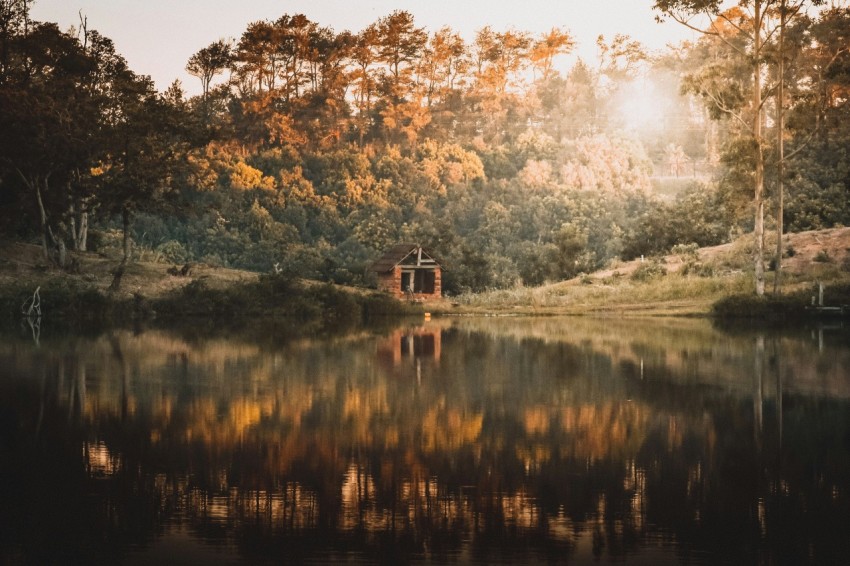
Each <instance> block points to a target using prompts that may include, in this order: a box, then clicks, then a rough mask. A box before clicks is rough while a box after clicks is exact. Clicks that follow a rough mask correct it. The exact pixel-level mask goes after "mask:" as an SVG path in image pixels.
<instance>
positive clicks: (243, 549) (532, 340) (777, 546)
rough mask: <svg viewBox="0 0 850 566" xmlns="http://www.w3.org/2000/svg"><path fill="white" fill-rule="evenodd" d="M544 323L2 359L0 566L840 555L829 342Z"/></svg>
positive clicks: (157, 338)
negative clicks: (224, 557) (183, 534)
mask: <svg viewBox="0 0 850 566" xmlns="http://www.w3.org/2000/svg"><path fill="white" fill-rule="evenodd" d="M560 324H561V325H560V326H559V325H558V324H556V323H555V322H554V321H551V320H545V321H542V322H541V321H520V320H514V321H510V323H499V322H492V321H491V322H486V323H485V322H482V321H477V320H474V321H454V322H450V323H445V322H442V323H440V322H435V323H433V324H430V325H426V326H421V327H414V328H401V329H396V330H391V331H389V332H387V333H382V334H380V335H378V336H372V335H369V334H368V333H361V334H358V335H352V336H349V337H337V338H333V339H326V340H316V341H313V340H307V339H301V340H291V341H289V342H287V343H286V344H284V345H280V346H276V347H273V348H266V347H261V346H258V345H256V344H251V343H243V342H238V341H233V340H226V339H207V340H192V341H184V340H181V339H179V338H176V337H174V336H172V335H169V334H164V333H157V332H146V333H142V334H131V333H124V332H114V333H112V334H110V335H108V336H104V337H101V338H97V339H92V340H82V339H78V340H71V341H69V342H66V343H64V344H61V345H59V344H57V345H53V347H50V348H45V347H44V344H43V345H42V347H41V348H39V349H38V350H33V349H28V348H23V347H20V345H18V344H15V345H11V346H4V347H0V367H2V369H0V387H2V391H0V393H2V401H0V407H2V413H0V415H2V430H3V445H2V446H3V453H2V457H3V458H2V461H3V463H2V465H0V466H2V467H0V470H2V474H3V475H2V491H3V496H4V501H8V502H9V504H8V505H4V508H3V510H2V511H0V518H2V524H0V526H1V527H2V531H0V532H2V533H3V534H2V535H0V536H2V548H3V557H4V559H9V560H12V561H17V559H22V560H24V561H36V562H41V561H46V562H57V561H66V560H69V559H72V560H77V559H79V560H85V561H92V560H93V561H110V560H113V559H115V558H116V557H118V556H127V555H128V553H133V552H139V549H140V548H145V547H149V546H151V545H155V544H156V541H157V540H158V538H159V537H160V536H162V535H163V534H167V533H171V532H178V531H180V530H188V531H189V532H190V533H191V535H192V537H193V538H194V539H196V540H199V541H203V542H204V544H212V545H216V546H220V547H222V548H224V549H227V552H231V553H239V554H240V555H241V556H242V557H243V558H246V559H248V560H252V559H256V560H278V559H285V560H293V559H295V560H298V559H304V560H306V559H316V560H321V561H329V560H334V559H345V558H346V557H351V556H360V557H366V558H370V559H375V560H381V561H394V562H398V561H402V562H404V561H409V560H411V559H415V558H428V559H429V560H434V561H454V560H461V561H480V562H490V561H491V560H495V559H504V560H510V561H519V562H522V561H537V560H561V559H565V558H567V557H570V560H571V561H575V562H579V563H581V562H586V561H593V560H594V559H595V558H606V559H608V560H613V559H620V558H623V557H628V556H632V555H640V556H643V557H644V559H647V560H652V561H654V562H665V561H666V562H676V561H678V560H679V559H686V560H690V561H696V562H703V561H706V562H715V561H724V560H729V561H735V562H737V561H745V562H754V561H762V560H765V559H766V560H768V561H780V562H781V561H786V560H790V561H793V562H810V561H817V562H829V561H832V560H836V561H837V560H838V559H840V558H841V557H842V556H845V555H846V552H847V550H848V542H847V537H845V536H843V534H842V533H841V529H842V528H843V527H842V526H841V525H846V524H848V520H850V511H848V509H850V505H848V504H850V501H848V493H850V477H849V476H850V472H848V470H850V442H848V438H850V406H848V398H850V395H848V394H847V389H846V385H845V384H844V383H843V382H842V381H841V379H842V377H841V376H843V380H845V381H846V380H847V373H846V369H845V368H846V367H848V366H847V365H845V366H843V367H842V364H844V363H845V362H847V361H848V360H847V358H848V352H847V349H846V347H844V346H841V345H840V344H830V343H829V342H828V341H827V343H826V344H827V345H826V346H825V347H826V348H828V349H830V351H829V352H828V353H829V354H830V355H829V356H824V355H823V354H822V353H821V352H819V350H818V347H817V345H816V346H815V347H814V348H813V347H812V345H811V344H810V343H808V342H807V341H806V340H807V339H808V338H807V337H805V336H804V337H803V338H797V337H794V336H781V335H776V336H771V337H766V336H764V335H758V334H750V335H747V336H748V338H746V339H739V338H740V337H738V336H732V335H729V334H726V333H723V332H718V331H716V330H713V329H711V328H710V327H708V326H705V325H701V324H700V323H691V322H689V323H683V324H684V325H685V326H688V328H687V329H683V328H682V327H678V328H677V327H674V328H672V329H670V327H668V326H659V327H658V328H657V329H653V332H635V327H634V326H632V325H631V323H628V322H623V323H621V324H613V323H612V322H611V321H603V322H601V323H598V324H597V325H594V324H593V323H592V322H589V321H584V320H582V321H573V320H570V321H569V324H564V323H563V322H561V323H560ZM641 326H642V327H645V326H646V323H645V322H642V323H641ZM428 337H430V338H428ZM417 341H418V343H419V347H418V348H417V346H416V344H417ZM405 344H406V345H407V346H410V347H408V348H407V349H405V347H404V345H405ZM411 345H412V346H411ZM438 352H439V353H438ZM417 360H419V361H420V362H422V363H419V364H417V363H416V361H417ZM388 361H389V362H388ZM780 372H781V373H780ZM40 380H41V381H40ZM792 383H793V386H792V385H791V384H792ZM783 388H786V390H783ZM25 494H26V495H25ZM844 534H846V533H844Z"/></svg>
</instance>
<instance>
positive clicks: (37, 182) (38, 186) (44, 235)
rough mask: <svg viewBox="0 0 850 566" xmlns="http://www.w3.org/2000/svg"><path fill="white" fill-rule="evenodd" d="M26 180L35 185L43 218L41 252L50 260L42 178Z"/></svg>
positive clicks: (39, 209)
mask: <svg viewBox="0 0 850 566" xmlns="http://www.w3.org/2000/svg"><path fill="white" fill-rule="evenodd" d="M24 181H25V182H26V183H27V184H28V185H30V186H34V187H35V196H36V200H37V201H38V212H39V218H40V219H41V253H42V254H43V255H44V259H46V260H47V261H50V245H49V243H48V238H49V235H50V233H49V228H48V226H47V212H46V211H45V210H44V201H43V200H42V199H41V180H40V179H35V181H34V182H32V183H30V182H28V181H26V179H24ZM44 182H45V184H47V179H45V181H44Z"/></svg>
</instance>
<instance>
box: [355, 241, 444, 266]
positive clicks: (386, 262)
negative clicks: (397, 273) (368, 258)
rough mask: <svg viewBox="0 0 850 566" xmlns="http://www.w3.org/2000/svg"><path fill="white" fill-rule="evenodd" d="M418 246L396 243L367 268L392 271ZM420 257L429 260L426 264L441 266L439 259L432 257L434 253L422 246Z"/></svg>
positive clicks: (414, 251) (415, 250)
mask: <svg viewBox="0 0 850 566" xmlns="http://www.w3.org/2000/svg"><path fill="white" fill-rule="evenodd" d="M420 247H421V246H420V245H419V244H396V245H395V246H393V247H392V248H390V249H389V250H387V251H386V253H384V255H383V256H381V258H380V259H378V261H376V262H375V263H373V264H372V265H371V266H370V267H369V269H370V270H371V271H376V272H378V273H387V272H389V271H392V270H393V269H394V268H395V266H397V265H398V264H400V263H401V262H403V261H404V260H405V259H406V258H407V257H408V256H410V255H411V254H414V253H416V252H417V250H418V249H419V248H420ZM422 257H423V258H427V259H428V260H429V261H428V265H433V266H434V267H441V266H440V261H439V260H438V259H437V258H436V257H434V254H432V253H431V252H430V251H428V250H427V249H425V248H422Z"/></svg>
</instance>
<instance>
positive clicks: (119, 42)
mask: <svg viewBox="0 0 850 566" xmlns="http://www.w3.org/2000/svg"><path fill="white" fill-rule="evenodd" d="M652 4H653V0H514V1H510V2H508V1H505V0H425V1H421V0H420V1H414V0H36V2H35V4H34V5H33V8H32V12H31V15H32V18H33V19H35V20H41V21H51V22H57V23H58V24H59V26H60V28H62V29H68V28H69V27H70V26H78V25H79V21H80V19H79V14H80V12H82V14H83V15H84V16H85V17H87V19H88V27H89V29H96V30H98V31H99V32H100V33H101V34H102V35H105V36H107V37H109V38H111V39H112V40H113V41H114V42H115V46H116V49H117V50H118V52H119V53H120V54H121V55H123V56H124V57H125V58H126V59H127V61H128V62H129V64H130V67H131V68H132V69H133V70H134V71H135V72H137V73H140V74H146V75H150V76H151V77H152V78H153V79H154V81H155V82H156V86H157V88H158V89H159V90H164V89H165V88H167V87H168V85H169V84H170V83H171V82H172V81H174V79H180V80H181V82H182V83H183V86H184V89H185V90H186V91H187V92H189V93H190V94H196V93H198V92H199V91H200V83H199V81H198V79H196V78H194V77H191V76H189V75H187V74H186V72H185V69H184V67H185V65H186V61H187V60H188V59H189V57H191V55H192V54H193V53H195V52H196V51H198V50H199V49H201V48H202V47H205V46H207V45H209V44H210V43H212V42H213V41H215V40H217V39H220V38H225V39H227V38H233V39H239V37H240V36H241V34H242V32H243V31H244V30H245V28H246V26H247V24H248V23H250V22H253V21H257V20H276V19H277V18H279V17H280V16H281V15H283V14H299V13H301V14H305V15H306V16H307V17H308V18H309V19H310V20H312V21H314V22H316V23H318V24H319V25H321V26H327V27H331V28H333V29H334V30H335V31H337V32H340V31H343V30H349V31H352V32H358V31H360V30H361V29H363V28H364V27H366V26H367V25H369V24H370V23H373V22H375V21H376V20H378V19H379V18H382V17H384V16H386V15H388V14H390V13H392V12H393V11H394V10H406V11H408V12H410V13H411V14H413V16H414V21H415V22H416V24H417V25H418V26H421V27H424V28H426V30H427V31H428V32H434V31H436V30H438V29H439V28H440V27H442V26H445V25H448V26H450V27H452V28H453V29H455V30H457V31H458V32H460V33H461V34H462V35H463V36H464V37H465V38H466V39H467V40H470V39H472V38H473V37H474V34H475V32H476V31H477V30H479V29H481V28H483V27H484V26H486V25H489V26H491V27H492V28H493V29H494V30H496V31H503V30H506V29H510V28H514V29H517V30H521V31H529V32H532V33H533V34H535V35H536V34H539V33H541V32H544V31H548V30H550V29H551V28H552V27H560V28H566V29H567V30H568V31H569V32H571V33H572V34H573V36H574V37H575V38H576V40H577V41H578V49H577V52H576V53H577V56H580V57H582V58H584V59H585V60H586V61H588V62H591V61H595V57H596V38H597V37H598V36H599V35H600V34H603V35H605V36H606V38H609V39H610V38H611V37H613V36H614V34H616V33H625V34H628V35H630V36H632V37H633V38H635V39H637V40H639V41H641V42H643V43H644V44H645V45H646V46H647V47H649V48H650V49H661V48H663V47H664V46H665V45H666V44H667V43H669V42H674V43H675V42H679V41H681V40H682V39H693V35H692V33H691V32H688V31H686V30H685V28H683V27H682V26H680V25H678V24H676V23H673V22H667V23H663V24H658V23H656V21H655V13H654V12H653V10H652Z"/></svg>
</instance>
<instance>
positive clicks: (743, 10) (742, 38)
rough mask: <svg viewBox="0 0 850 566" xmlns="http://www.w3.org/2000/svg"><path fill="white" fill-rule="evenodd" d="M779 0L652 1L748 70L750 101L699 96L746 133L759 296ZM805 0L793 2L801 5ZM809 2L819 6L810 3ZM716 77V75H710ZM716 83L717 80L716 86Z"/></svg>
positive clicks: (734, 93) (729, 95) (738, 94)
mask: <svg viewBox="0 0 850 566" xmlns="http://www.w3.org/2000/svg"><path fill="white" fill-rule="evenodd" d="M781 1H782V0H739V2H738V3H737V6H736V7H734V8H732V9H729V10H724V9H723V5H724V3H723V2H722V1H721V0H656V1H655V5H654V7H655V9H657V10H659V12H660V13H661V14H662V16H664V17H669V18H670V19H672V20H674V21H676V22H678V23H680V24H682V25H684V26H686V27H688V28H690V29H693V30H695V31H698V32H700V33H702V34H704V35H705V36H706V37H710V38H712V39H713V40H714V41H717V42H721V43H722V44H723V45H724V46H725V47H726V48H727V49H729V50H730V52H732V53H734V54H737V56H738V57H740V58H741V60H742V61H744V62H745V64H746V65H747V67H748V68H749V77H748V80H749V100H748V101H747V100H745V99H744V97H745V94H744V91H743V90H742V89H740V88H738V89H733V90H731V91H730V90H729V89H725V90H724V91H723V92H717V91H713V90H712V89H710V88H703V89H702V90H701V92H700V94H702V95H703V96H705V97H706V98H708V99H709V100H710V103H711V104H712V105H713V106H714V108H715V110H716V111H717V112H718V113H719V114H724V115H726V116H728V117H730V118H731V119H733V120H735V121H737V122H738V123H739V124H740V125H741V126H742V128H743V129H744V130H745V131H746V132H747V137H748V140H747V143H748V145H749V147H750V148H751V149H750V156H749V157H750V159H751V163H752V169H753V172H752V192H753V209H754V222H753V226H754V230H753V231H754V237H755V246H754V253H753V262H754V266H755V291H756V294H757V295H759V296H761V295H764V284H765V283H764V282H765V273H764V201H765V197H764V189H765V138H764V124H765V120H766V109H765V100H766V99H765V96H764V91H763V88H764V85H763V78H764V76H765V56H766V51H767V49H768V47H769V39H770V38H771V37H772V36H773V34H774V33H775V31H776V28H775V26H771V16H772V14H774V13H775V10H776V9H777V7H778V6H779V4H780V2H781ZM805 1H806V0H798V2H799V3H804V2H805ZM811 2H812V3H813V4H817V3H820V2H819V1H818V0H811ZM715 78H717V77H715ZM715 84H717V82H715Z"/></svg>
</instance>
